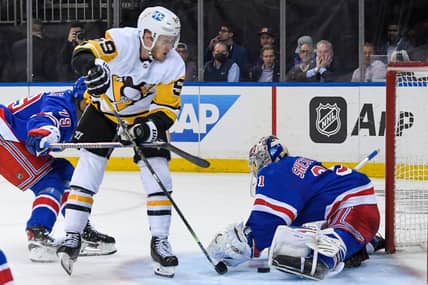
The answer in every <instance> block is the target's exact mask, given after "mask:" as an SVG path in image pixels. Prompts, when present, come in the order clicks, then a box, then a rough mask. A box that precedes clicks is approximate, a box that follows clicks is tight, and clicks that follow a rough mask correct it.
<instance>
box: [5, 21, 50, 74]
mask: <svg viewBox="0 0 428 285" xmlns="http://www.w3.org/2000/svg"><path fill="white" fill-rule="evenodd" d="M32 40H33V74H32V78H31V80H32V81H54V80H55V79H56V72H55V66H56V60H55V56H52V55H53V54H54V53H53V48H52V44H53V43H52V42H51V40H49V39H47V38H46V37H45V35H44V28H43V23H42V22H41V21H39V20H33V30H32ZM11 51H12V53H11V58H10V60H9V62H8V64H7V65H8V68H7V72H5V79H6V80H7V81H27V56H26V55H27V39H26V38H24V39H21V40H18V41H16V42H15V43H13V45H12V49H11Z"/></svg>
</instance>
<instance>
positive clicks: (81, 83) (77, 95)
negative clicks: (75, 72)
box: [73, 76, 86, 101]
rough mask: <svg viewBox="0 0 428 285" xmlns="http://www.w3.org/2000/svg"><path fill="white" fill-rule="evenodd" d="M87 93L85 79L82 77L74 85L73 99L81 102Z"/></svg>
mask: <svg viewBox="0 0 428 285" xmlns="http://www.w3.org/2000/svg"><path fill="white" fill-rule="evenodd" d="M85 91H86V85H85V77H83V76H82V77H80V78H79V79H77V80H76V82H74V84H73V97H74V99H76V100H78V101H80V100H82V99H83V94H84V93H85Z"/></svg>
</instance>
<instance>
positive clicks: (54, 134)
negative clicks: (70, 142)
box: [25, 126, 61, 156]
mask: <svg viewBox="0 0 428 285" xmlns="http://www.w3.org/2000/svg"><path fill="white" fill-rule="evenodd" d="M60 139H61V134H60V132H59V130H58V128H57V127H55V126H43V127H41V128H37V129H32V130H30V131H29V132H28V138H27V141H26V143H25V146H26V147H27V149H28V151H29V152H31V153H32V154H34V155H36V156H44V155H47V154H48V151H49V144H51V143H57V142H59V140H60Z"/></svg>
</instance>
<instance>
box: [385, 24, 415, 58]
mask: <svg viewBox="0 0 428 285" xmlns="http://www.w3.org/2000/svg"><path fill="white" fill-rule="evenodd" d="M386 33H387V34H386V35H387V38H386V41H385V42H383V43H382V44H380V45H379V47H378V54H385V55H387V56H388V60H391V55H392V53H393V52H394V51H399V50H405V51H409V50H410V49H412V48H413V44H412V43H411V42H410V40H409V39H407V37H406V36H405V35H404V33H403V31H402V30H401V26H400V25H399V24H398V23H395V22H393V23H389V24H388V25H387V31H386Z"/></svg>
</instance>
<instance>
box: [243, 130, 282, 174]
mask: <svg viewBox="0 0 428 285" xmlns="http://www.w3.org/2000/svg"><path fill="white" fill-rule="evenodd" d="M287 154H288V150H287V147H286V146H284V145H282V144H281V141H280V140H279V139H278V138H277V137H276V136H266V137H263V138H261V139H260V140H259V141H258V142H257V143H256V144H255V145H253V146H252V147H251V149H250V153H249V159H248V165H249V167H250V172H251V173H252V174H253V175H254V176H257V172H258V171H259V170H260V169H262V168H263V167H265V166H267V165H269V164H270V163H272V162H275V161H279V160H280V159H281V158H283V157H284V156H286V155H287Z"/></svg>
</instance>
